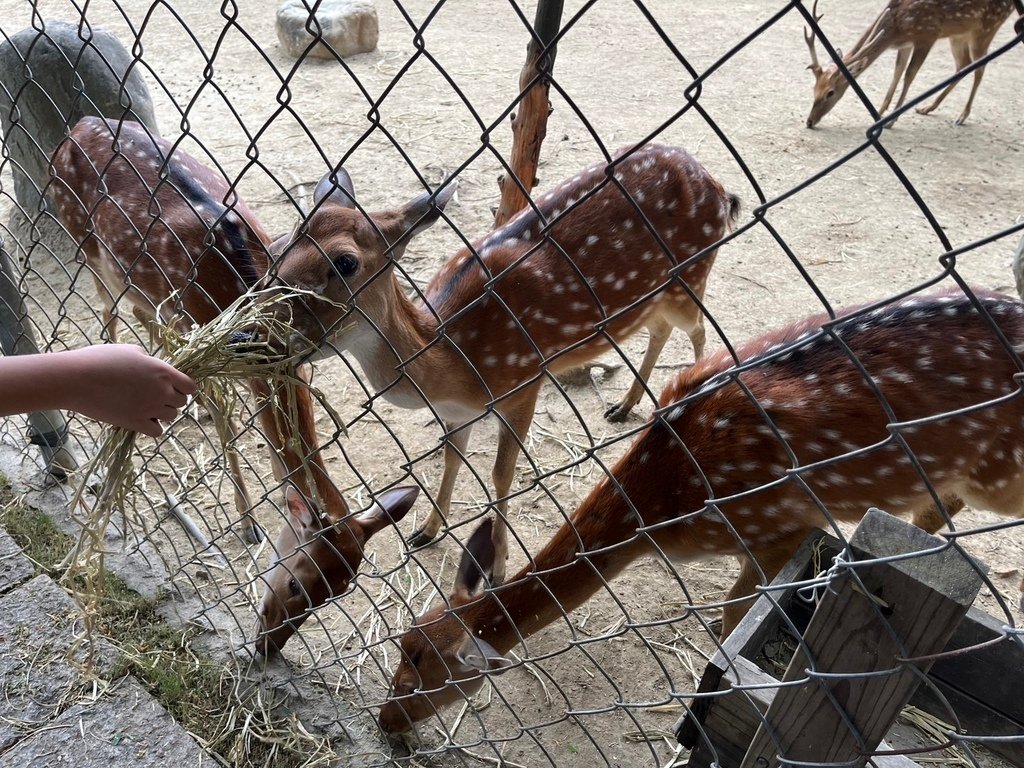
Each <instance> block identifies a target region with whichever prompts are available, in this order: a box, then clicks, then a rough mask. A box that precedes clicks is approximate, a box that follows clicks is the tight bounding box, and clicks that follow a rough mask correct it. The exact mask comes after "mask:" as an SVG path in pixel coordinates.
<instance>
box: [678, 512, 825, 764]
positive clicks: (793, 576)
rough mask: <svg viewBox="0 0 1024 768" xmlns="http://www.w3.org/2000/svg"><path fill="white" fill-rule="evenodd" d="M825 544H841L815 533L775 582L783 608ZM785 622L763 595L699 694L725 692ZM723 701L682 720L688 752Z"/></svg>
mask: <svg viewBox="0 0 1024 768" xmlns="http://www.w3.org/2000/svg"><path fill="white" fill-rule="evenodd" d="M823 540H825V543H826V546H828V544H829V543H831V542H834V543H835V545H838V543H839V542H838V541H836V540H835V539H833V538H832V537H830V536H828V534H826V533H825V531H822V530H817V531H814V532H812V533H811V534H810V535H809V536H808V537H807V538H806V539H805V540H804V543H803V544H801V545H800V547H799V549H797V551H796V552H795V553H794V554H793V557H791V558H790V559H789V561H788V562H787V563H786V565H784V566H783V568H782V570H781V571H779V573H778V575H777V576H776V577H775V578H774V579H773V580H772V586H773V589H772V595H773V596H774V598H775V601H776V602H777V603H778V604H779V605H781V606H786V605H787V604H788V603H789V602H790V601H791V600H792V598H793V594H794V593H795V592H796V588H795V587H793V586H790V585H791V584H792V583H793V582H795V581H799V580H800V579H802V578H803V576H804V574H805V573H806V572H807V569H808V566H809V564H810V562H811V556H812V555H813V553H814V551H815V548H816V547H817V546H818V543H819V542H821V541H823ZM774 587H777V589H775V588H774ZM781 620H782V619H781V617H780V616H779V612H778V610H777V609H776V607H775V603H774V602H772V600H771V599H769V598H768V597H767V596H765V595H761V596H760V597H759V598H758V599H757V600H756V601H755V602H754V605H753V606H752V607H751V609H750V611H749V612H748V613H747V615H746V616H744V617H743V620H742V621H741V622H740V623H739V626H737V627H736V629H735V630H733V631H732V632H731V633H730V634H729V636H728V637H727V638H725V640H724V641H722V647H721V648H720V649H719V650H718V651H716V652H715V655H714V656H713V657H712V659H711V661H710V662H709V663H708V665H707V666H706V667H705V668H704V674H703V675H702V676H701V680H700V684H699V685H698V687H697V692H698V693H705V692H708V691H720V690H725V689H724V688H723V687H722V684H721V680H722V675H723V674H724V673H725V671H726V670H727V669H728V668H729V667H730V665H731V664H733V663H734V660H736V663H739V661H740V660H743V661H745V660H746V659H745V658H744V657H746V658H752V657H756V656H757V653H758V651H760V650H761V647H762V646H763V645H764V644H765V642H767V640H768V638H769V637H771V636H772V635H773V634H774V633H775V631H776V629H777V628H778V625H779V623H780V622H781ZM769 679H770V678H769ZM722 701H723V697H716V698H703V699H700V698H698V699H695V700H694V702H693V704H692V706H691V708H690V712H688V713H687V714H686V715H684V716H683V717H682V718H680V719H679V721H678V722H677V723H676V725H675V734H676V739H677V740H678V741H679V743H680V744H682V745H683V746H684V747H686V748H687V749H693V747H694V745H696V743H697V739H698V738H699V736H700V728H699V727H698V725H697V724H698V723H704V721H705V718H706V717H707V716H708V714H709V712H710V710H711V709H712V708H714V707H715V706H718V705H719V704H720V703H721V702H722Z"/></svg>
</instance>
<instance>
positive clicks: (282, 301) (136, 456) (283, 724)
mask: <svg viewBox="0 0 1024 768" xmlns="http://www.w3.org/2000/svg"><path fill="white" fill-rule="evenodd" d="M300 295H301V296H302V297H303V298H304V299H306V300H310V301H312V300H323V299H322V297H320V296H315V295H312V294H308V293H306V292H301V291H288V292H282V291H280V290H273V291H255V292H252V293H249V294H247V295H245V296H242V297H241V298H239V299H238V300H237V301H235V302H234V303H233V304H232V305H231V306H230V307H229V308H228V309H227V310H225V311H224V312H223V313H222V314H221V315H220V316H218V317H217V318H216V319H214V320H213V321H211V322H209V323H207V324H205V325H202V326H197V327H194V328H193V329H192V330H190V331H188V332H187V333H181V332H179V331H178V330H176V329H175V328H174V327H173V326H156V327H155V328H154V329H153V335H154V339H155V342H156V343H157V344H158V345H159V349H160V354H161V356H162V357H163V358H164V359H166V360H167V362H169V363H170V364H171V365H173V366H175V367H176V368H177V369H179V370H180V371H182V372H184V373H186V374H188V375H189V376H190V377H192V379H193V380H194V381H195V382H196V384H197V387H198V391H197V393H196V396H195V399H196V401H197V402H198V403H200V404H201V405H203V406H204V407H205V408H206V410H207V411H208V412H209V413H210V414H211V416H212V417H213V419H214V423H215V426H216V431H217V435H218V439H219V440H220V442H221V445H222V449H223V450H225V451H227V450H234V448H233V447H232V446H230V445H228V440H229V439H230V435H231V430H230V429H229V428H228V424H227V419H229V418H231V416H230V414H232V413H233V412H234V410H235V407H236V406H237V394H236V387H237V386H238V385H239V384H240V383H244V382H247V381H250V380H253V379H262V380H264V381H266V382H268V384H269V385H270V387H269V388H270V390H271V392H275V393H283V394H284V398H283V399H287V400H288V401H290V402H291V403H293V404H294V402H295V398H294V397H293V396H292V394H293V392H292V391H291V390H293V389H294V388H298V387H302V388H308V385H307V384H306V383H305V381H303V380H302V379H300V377H299V376H298V373H297V365H298V362H299V355H300V354H302V353H304V352H305V351H308V350H309V349H311V348H312V344H309V346H306V345H305V344H300V345H298V346H300V347H305V349H302V350H299V352H298V354H284V353H282V352H280V351H279V350H280V349H281V348H284V347H285V345H283V344H281V343H280V342H281V340H283V339H285V338H288V337H289V336H291V335H293V334H294V330H293V329H292V327H291V325H290V319H291V318H290V317H289V316H288V313H287V312H282V311H281V309H282V308H287V307H288V306H289V304H290V302H288V301H287V300H288V299H290V298H293V297H295V296H300ZM171 300H173V297H172V299H171ZM253 328H259V329H260V334H259V340H254V339H252V335H251V334H248V333H245V332H246V331H249V330H251V329H253ZM311 391H312V392H313V395H314V397H316V399H317V400H318V401H319V402H320V404H321V405H322V406H323V407H325V408H327V409H328V410H329V411H330V410H331V409H330V408H329V406H327V404H326V403H325V402H324V400H323V398H322V397H321V396H319V393H317V392H315V391H314V390H311ZM267 407H271V408H275V409H276V413H275V416H276V418H277V419H278V420H279V421H282V422H285V423H284V424H283V425H282V426H284V430H283V434H285V435H293V434H297V427H296V428H295V429H292V428H291V426H294V425H296V419H297V415H296V414H295V413H294V411H291V412H289V411H288V410H287V409H283V408H280V407H279V404H278V403H276V402H272V403H268V404H267ZM332 416H334V417H335V419H336V423H340V422H338V421H337V415H336V414H334V413H333V412H332ZM146 459H147V457H146V456H145V455H143V454H142V451H140V450H139V449H138V448H137V446H136V433H135V432H132V431H129V430H125V429H120V428H107V429H106V430H105V432H104V435H103V438H102V439H101V443H100V446H99V449H98V451H97V452H96V454H95V456H94V457H93V459H92V460H91V461H90V462H89V464H88V465H87V466H86V467H85V468H84V469H83V470H82V480H81V482H80V483H79V485H78V487H77V489H76V491H75V494H74V497H73V500H72V504H71V510H72V516H73V517H74V518H75V519H76V522H77V523H78V524H79V526H80V533H79V537H78V540H77V542H76V544H75V546H74V548H73V549H72V551H71V552H70V553H69V554H68V556H67V557H66V558H65V561H64V563H63V564H62V565H64V566H66V568H67V570H66V575H65V583H66V585H67V586H68V588H69V589H70V590H71V591H72V592H73V594H74V595H75V597H76V599H77V600H78V602H79V604H80V606H81V608H82V611H83V614H84V616H85V629H86V641H87V643H88V646H89V651H90V652H89V657H88V661H87V662H86V666H87V668H89V669H94V666H93V654H94V652H95V649H96V648H97V645H96V643H95V642H93V641H94V639H95V634H94V629H95V627H96V624H97V617H98V616H99V610H98V609H99V607H100V603H101V601H102V600H103V599H104V595H105V583H104V557H105V554H106V540H105V537H106V532H107V530H108V528H109V526H110V525H111V522H112V521H113V520H114V518H115V515H117V522H118V524H119V525H121V526H123V527H124V529H125V530H126V531H127V529H128V526H129V525H131V522H132V520H131V515H132V514H136V513H133V512H132V510H133V506H132V504H131V501H132V497H133V495H134V494H135V492H136V489H137V487H139V486H140V479H141V473H142V468H144V467H145V461H146ZM96 477H101V478H102V479H101V484H100V487H99V488H98V489H96V490H95V494H93V488H92V487H91V486H90V482H91V481H92V479H93V478H96ZM225 672H226V674H230V673H229V672H228V671H227V670H225ZM238 692H239V688H238V686H237V685H236V689H235V695H233V696H232V695H228V696H227V697H226V700H225V702H224V720H223V724H224V735H225V737H227V739H228V743H233V744H234V746H233V747H232V750H233V751H238V750H241V753H239V754H221V755H220V758H221V759H222V760H225V762H226V763H228V764H232V765H250V764H251V763H250V762H248V759H247V758H246V754H248V753H249V748H248V747H247V746H245V745H247V744H249V743H250V742H251V741H253V740H255V741H258V742H260V743H261V744H262V745H263V750H264V751H265V752H266V751H267V749H268V745H269V748H270V749H269V752H268V753H267V754H268V755H269V756H270V757H268V758H267V759H268V760H269V763H273V762H274V761H275V759H278V758H274V757H273V756H274V755H278V757H279V756H280V753H282V752H290V753H293V754H300V755H304V759H303V761H302V764H303V765H304V766H314V765H322V764H326V763H327V762H329V759H330V755H331V754H332V752H331V750H330V748H329V746H328V745H327V744H326V742H324V740H323V739H320V738H318V737H313V736H311V735H310V734H308V733H306V732H305V730H304V729H302V728H301V726H296V725H295V723H294V722H292V721H291V720H287V721H286V720H282V719H280V717H278V716H275V714H274V713H273V712H270V711H269V710H268V708H267V706H266V702H264V703H263V704H262V705H256V706H254V705H253V701H254V697H253V695H252V691H251V690H250V692H249V694H248V695H246V696H240V695H238ZM255 698H256V700H259V698H260V697H259V696H258V695H257V696H256V697H255ZM239 724H241V725H240V726H239ZM233 726H239V728H240V729H239V730H238V732H237V733H236V732H235V730H233ZM269 763H268V764H269ZM289 764H290V763H289Z"/></svg>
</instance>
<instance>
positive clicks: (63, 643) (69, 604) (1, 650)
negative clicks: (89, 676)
mask: <svg viewBox="0 0 1024 768" xmlns="http://www.w3.org/2000/svg"><path fill="white" fill-rule="evenodd" d="M96 648H97V659H96V662H97V664H96V666H97V669H98V670H100V672H101V673H102V671H103V670H109V669H110V666H111V663H112V661H113V660H114V658H115V652H114V650H113V648H112V647H111V646H110V644H109V643H107V642H105V641H102V640H101V641H99V642H97V643H96ZM88 651H89V649H88V644H87V643H86V641H85V637H84V629H83V626H82V621H81V614H80V612H79V610H78V606H77V605H75V602H74V601H73V600H72V599H71V598H70V597H68V595H67V593H66V592H64V590H62V589H61V588H60V587H58V586H57V585H56V584H55V583H54V582H53V580H52V579H50V577H48V576H37V577H36V578H34V579H32V580H31V581H29V582H27V583H25V584H24V585H22V586H20V587H18V588H17V589H15V590H13V591H12V592H9V593H7V594H6V595H3V596H0V686H2V688H3V690H2V691H0V752H3V751H4V750H5V749H7V748H8V747H10V746H11V745H12V744H14V743H15V742H16V741H18V740H19V739H21V738H23V737H24V736H25V735H26V733H29V732H31V731H32V730H35V729H36V728H38V727H39V726H40V725H43V724H45V723H46V722H47V721H49V720H51V719H53V718H54V717H56V716H57V715H58V714H59V713H61V712H62V711H63V710H65V709H66V708H67V707H68V706H69V704H70V703H71V702H74V701H75V699H76V698H78V696H79V693H80V690H81V688H82V685H83V680H82V667H81V664H82V663H83V662H84V661H85V660H86V658H87V656H88ZM27 764H28V763H25V765H27Z"/></svg>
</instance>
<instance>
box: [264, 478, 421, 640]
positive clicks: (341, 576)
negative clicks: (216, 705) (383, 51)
mask: <svg viewBox="0 0 1024 768" xmlns="http://www.w3.org/2000/svg"><path fill="white" fill-rule="evenodd" d="M418 493H419V488H417V487H415V486H408V487H403V488H394V489H391V490H389V491H385V492H384V493H382V494H381V495H380V496H379V497H378V498H377V500H376V501H375V502H374V503H373V505H372V506H371V507H370V508H369V509H368V510H366V511H365V512H363V513H361V514H359V515H352V516H350V517H346V518H343V519H341V520H337V521H332V520H330V519H329V518H327V517H325V516H324V515H322V514H321V513H320V512H319V511H318V510H317V509H315V508H314V507H313V506H312V505H311V504H310V503H309V502H308V501H307V500H306V499H305V498H304V497H303V496H302V494H301V493H299V491H298V490H296V489H295V488H294V487H292V486H289V487H288V489H287V490H286V492H285V500H286V502H287V505H288V512H289V514H288V519H287V520H286V522H285V524H284V525H283V526H282V527H281V532H280V533H279V534H278V538H277V542H276V543H275V544H274V551H275V552H276V553H277V555H276V557H275V560H274V562H273V563H272V565H271V567H270V569H269V570H268V571H267V573H266V574H265V575H264V577H263V579H264V581H265V582H266V586H267V588H266V591H265V592H264V594H263V600H262V601H261V603H260V610H259V634H258V635H257V638H256V649H257V650H258V651H259V652H260V653H264V654H270V653H273V652H276V651H279V650H280V649H281V648H282V647H283V646H284V644H285V643H286V642H287V641H288V638H290V637H291V636H292V635H293V634H295V631H296V630H297V629H298V628H299V627H300V626H302V623H303V622H304V621H305V620H306V619H307V618H308V617H309V615H310V614H311V613H312V612H313V610H315V609H316V608H318V607H319V606H321V605H323V604H324V603H325V602H327V601H328V600H329V599H330V598H332V597H337V596H339V595H341V594H343V593H344V592H345V591H346V590H347V589H348V585H349V583H350V582H351V581H352V579H353V577H355V575H356V571H358V569H359V565H360V562H361V561H362V559H363V547H364V546H365V545H366V542H367V541H368V540H369V538H370V537H371V536H373V535H374V534H375V533H377V532H379V531H381V530H383V529H384V528H386V527H387V526H389V525H392V524H393V523H397V522H398V521H399V520H401V519H402V518H403V517H404V516H405V514H406V512H408V511H409V509H410V508H411V507H412V504H413V502H414V501H415V500H416V496H417V495H418ZM281 553H284V554H281Z"/></svg>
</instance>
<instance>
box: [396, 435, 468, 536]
mask: <svg viewBox="0 0 1024 768" xmlns="http://www.w3.org/2000/svg"><path fill="white" fill-rule="evenodd" d="M445 430H446V431H447V432H448V433H449V436H448V439H447V440H445V443H444V471H443V472H442V473H441V487H440V488H438V490H437V499H436V500H435V502H434V508H433V509H431V510H430V515H429V516H428V517H427V519H426V522H424V523H423V525H422V526H420V527H419V528H417V529H416V531H415V532H413V534H412V535H411V536H410V537H409V542H408V543H409V546H410V547H422V546H424V545H426V544H429V543H430V542H432V541H433V540H434V539H435V538H436V537H437V533H438V531H440V530H441V527H442V526H443V525H445V524H446V523H447V521H448V517H449V515H450V514H451V509H452V491H453V490H454V489H455V479H456V478H457V477H458V476H459V468H460V467H461V466H462V464H463V463H464V462H466V461H468V459H467V458H466V448H467V447H468V446H469V436H470V435H471V434H472V433H473V425H472V424H466V425H465V426H463V427H455V428H452V426H451V425H450V424H445Z"/></svg>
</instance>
